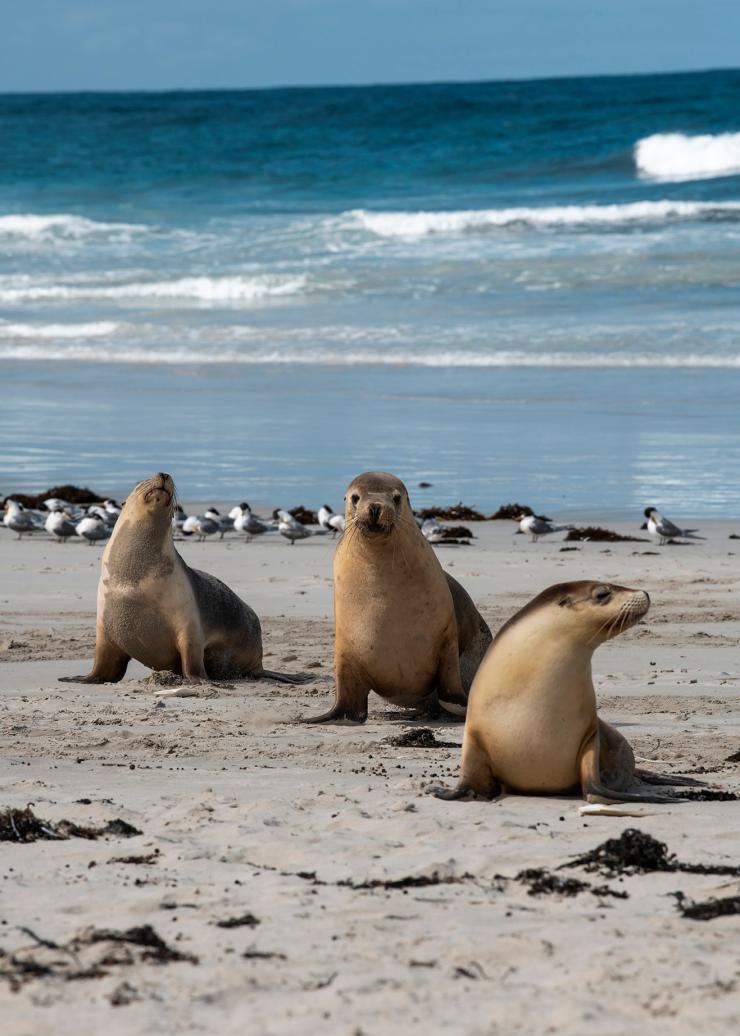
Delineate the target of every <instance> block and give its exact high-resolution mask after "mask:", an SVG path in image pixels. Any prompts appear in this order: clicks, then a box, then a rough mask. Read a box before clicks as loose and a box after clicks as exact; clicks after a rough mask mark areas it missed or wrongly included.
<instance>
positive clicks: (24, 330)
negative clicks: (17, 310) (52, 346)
mask: <svg viewBox="0 0 740 1036" xmlns="http://www.w3.org/2000/svg"><path fill="white" fill-rule="evenodd" d="M119 326H120V325H119V324H115V323H114V322H113V321H112V320H97V321H93V322H91V323H87V324H11V323H4V322H3V323H0V338H32V339H39V338H41V339H47V338H52V339H59V338H100V337H104V336H107V335H112V334H115V332H116V331H117V330H118V328H119Z"/></svg>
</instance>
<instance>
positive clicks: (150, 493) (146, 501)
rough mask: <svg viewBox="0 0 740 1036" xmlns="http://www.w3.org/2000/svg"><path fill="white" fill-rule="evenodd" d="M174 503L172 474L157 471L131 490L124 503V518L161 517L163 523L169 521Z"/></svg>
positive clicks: (156, 518)
mask: <svg viewBox="0 0 740 1036" xmlns="http://www.w3.org/2000/svg"><path fill="white" fill-rule="evenodd" d="M176 503H177V501H176V500H175V483H174V482H173V480H172V476H171V475H168V474H166V472H164V471H158V472H157V474H156V475H152V477H151V478H146V479H144V481H143V482H139V483H138V485H136V486H134V488H133V489H132V490H131V492H130V493H129V495H128V497H127V498H126V503H125V510H126V518H127V519H129V520H130V519H135V520H141V519H145V518H147V519H150V520H154V521H158V520H160V519H161V521H162V522H163V523H169V522H170V521H171V520H172V514H173V511H174V510H175V506H176Z"/></svg>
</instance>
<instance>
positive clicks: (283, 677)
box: [256, 669, 314, 684]
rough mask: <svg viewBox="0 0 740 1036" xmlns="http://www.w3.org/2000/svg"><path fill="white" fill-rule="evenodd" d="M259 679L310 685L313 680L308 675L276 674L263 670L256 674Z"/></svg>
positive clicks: (272, 671) (270, 670) (269, 670)
mask: <svg viewBox="0 0 740 1036" xmlns="http://www.w3.org/2000/svg"><path fill="white" fill-rule="evenodd" d="M256 675H257V676H258V677H259V678H260V679H264V680H277V682H278V683H291V684H297V683H310V682H311V680H313V679H314V677H313V676H311V675H310V674H309V673H276V672H275V671H274V670H272V669H263V670H262V672H261V673H257V674H256Z"/></svg>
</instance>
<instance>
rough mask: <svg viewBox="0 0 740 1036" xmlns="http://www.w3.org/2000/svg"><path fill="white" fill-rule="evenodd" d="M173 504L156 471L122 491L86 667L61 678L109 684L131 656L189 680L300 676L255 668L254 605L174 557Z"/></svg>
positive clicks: (168, 481) (171, 491)
mask: <svg viewBox="0 0 740 1036" xmlns="http://www.w3.org/2000/svg"><path fill="white" fill-rule="evenodd" d="M174 509H175V485H174V482H173V481H172V478H171V477H170V476H169V475H166V474H164V473H163V472H159V474H157V475H154V476H153V477H152V478H150V479H147V480H145V481H144V482H140V483H139V484H138V485H137V486H136V487H135V488H134V489H133V491H132V492H131V493H130V494H129V496H128V498H127V499H126V503H125V505H124V507H123V511H122V512H121V516H120V517H119V519H118V521H117V522H116V525H115V528H114V530H113V535H112V536H111V538H110V541H109V543H108V545H107V546H106V548H105V552H104V553H103V559H102V570H101V575H100V582H99V583H98V606H97V626H96V639H95V662H94V665H93V668H92V672H90V673H88V675H87V676H65V677H61V679H62V680H64V681H67V682H71V683H78V682H81V683H115V682H117V681H118V680H121V679H122V678H123V676H124V674H125V672H126V667H127V666H128V663H129V661H130V659H132V658H135V659H136V660H137V661H138V662H141V663H142V664H143V665H146V666H149V668H150V669H154V670H171V671H173V672H175V673H178V674H180V675H181V676H182V677H184V679H185V680H186V681H188V682H189V683H202V682H203V681H205V680H208V679H209V678H210V679H228V678H233V679H238V678H243V677H253V678H254V677H261V676H263V677H269V678H270V679H272V680H280V681H282V682H283V683H301V682H303V681H304V679H306V678H305V677H301V676H289V675H285V674H282V673H273V672H270V671H268V670H266V669H264V668H263V666H262V630H261V627H260V621H259V619H258V618H257V615H256V614H255V612H254V611H253V610H252V609H251V608H250V607H249V605H248V604H245V603H244V601H242V600H241V599H240V598H239V597H237V595H236V594H235V593H234V592H233V591H232V590H230V589H229V587H228V586H226V584H225V583H222V582H221V580H220V579H216V578H215V576H211V575H208V573H206V572H200V571H198V569H195V568H190V566H189V565H187V564H186V563H185V562H184V561H183V559H182V558H181V557H180V555H179V554H178V552H177V551H176V550H175V545H174V542H173V539H172V515H173V513H174Z"/></svg>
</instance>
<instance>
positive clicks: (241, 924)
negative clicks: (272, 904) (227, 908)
mask: <svg viewBox="0 0 740 1036" xmlns="http://www.w3.org/2000/svg"><path fill="white" fill-rule="evenodd" d="M258 924H262V922H261V921H260V919H259V918H258V917H255V916H254V914H251V913H249V911H247V913H246V914H242V915H241V917H227V918H226V919H225V920H223V921H216V927H217V928H245V927H246V928H255V927H256V926H257V925H258Z"/></svg>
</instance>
